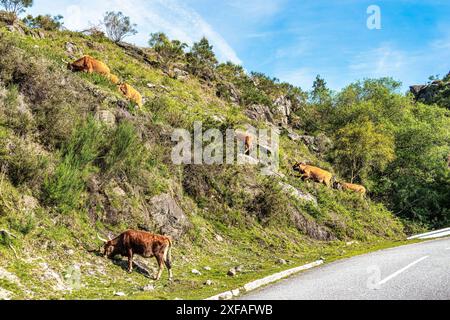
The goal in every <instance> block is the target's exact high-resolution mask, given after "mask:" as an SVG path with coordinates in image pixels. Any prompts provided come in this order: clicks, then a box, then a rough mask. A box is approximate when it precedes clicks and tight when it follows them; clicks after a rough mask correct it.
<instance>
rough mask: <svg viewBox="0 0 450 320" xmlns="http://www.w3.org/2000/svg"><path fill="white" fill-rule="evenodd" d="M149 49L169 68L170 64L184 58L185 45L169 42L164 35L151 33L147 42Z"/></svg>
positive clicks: (173, 41) (179, 42)
mask: <svg viewBox="0 0 450 320" xmlns="http://www.w3.org/2000/svg"><path fill="white" fill-rule="evenodd" d="M149 45H150V47H152V48H153V50H155V51H156V53H158V55H159V59H160V62H161V63H162V64H164V65H166V66H169V67H170V64H172V63H174V62H175V61H178V60H181V59H183V58H184V49H185V48H186V47H187V44H185V43H183V42H181V41H178V40H172V41H171V40H170V39H169V38H168V37H167V36H166V35H165V34H164V33H162V32H158V33H152V34H151V35H150V41H149Z"/></svg>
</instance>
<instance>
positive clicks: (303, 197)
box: [279, 181, 317, 205]
mask: <svg viewBox="0 0 450 320" xmlns="http://www.w3.org/2000/svg"><path fill="white" fill-rule="evenodd" d="M279 184H280V187H281V190H283V191H284V192H286V193H287V194H289V195H291V196H292V197H294V198H296V199H297V200H300V201H306V202H312V203H314V204H315V205H317V199H316V198H315V197H314V196H313V195H311V194H309V193H306V192H302V191H300V190H298V189H297V188H295V187H293V186H291V185H290V184H287V183H285V182H281V181H280V183H279Z"/></svg>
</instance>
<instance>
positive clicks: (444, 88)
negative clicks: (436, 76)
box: [410, 72, 450, 109]
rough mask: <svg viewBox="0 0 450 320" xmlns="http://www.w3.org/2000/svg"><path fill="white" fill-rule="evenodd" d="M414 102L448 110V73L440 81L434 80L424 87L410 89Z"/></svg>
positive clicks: (449, 93) (449, 103) (449, 86)
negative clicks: (435, 105) (434, 105)
mask: <svg viewBox="0 0 450 320" xmlns="http://www.w3.org/2000/svg"><path fill="white" fill-rule="evenodd" d="M410 91H411V93H412V94H413V95H414V97H415V99H416V101H419V102H423V103H426V104H437V105H439V106H442V107H445V108H447V109H450V72H449V73H448V74H447V76H445V77H444V78H443V79H441V80H434V81H431V82H430V83H428V84H425V85H414V86H411V87H410Z"/></svg>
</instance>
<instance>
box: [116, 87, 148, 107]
mask: <svg viewBox="0 0 450 320" xmlns="http://www.w3.org/2000/svg"><path fill="white" fill-rule="evenodd" d="M119 90H120V92H122V94H123V95H124V96H125V97H127V99H129V100H131V101H133V102H134V103H136V104H137V105H138V106H139V107H140V108H141V107H142V105H143V103H142V95H141V94H140V93H139V92H138V91H137V90H136V89H135V88H133V87H132V86H130V85H129V84H128V83H122V84H121V85H119Z"/></svg>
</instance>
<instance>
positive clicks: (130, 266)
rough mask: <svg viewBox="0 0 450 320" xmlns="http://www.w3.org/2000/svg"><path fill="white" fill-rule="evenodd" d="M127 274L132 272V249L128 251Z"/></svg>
mask: <svg viewBox="0 0 450 320" xmlns="http://www.w3.org/2000/svg"><path fill="white" fill-rule="evenodd" d="M128 272H129V273H132V272H133V250H132V249H129V250H128Z"/></svg>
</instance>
